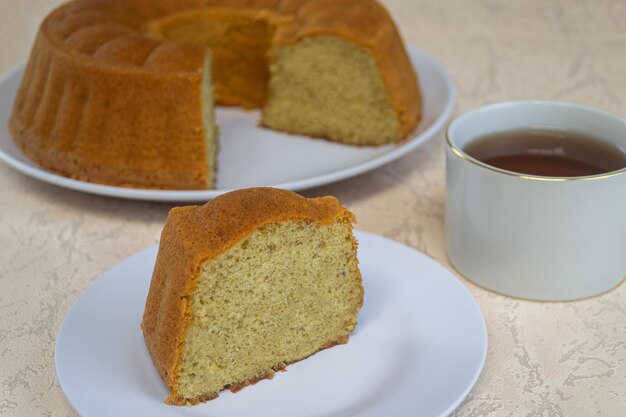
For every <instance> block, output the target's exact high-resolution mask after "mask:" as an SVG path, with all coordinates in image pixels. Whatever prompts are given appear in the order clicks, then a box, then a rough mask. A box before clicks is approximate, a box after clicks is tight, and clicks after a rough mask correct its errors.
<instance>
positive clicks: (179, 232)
mask: <svg viewBox="0 0 626 417" xmlns="http://www.w3.org/2000/svg"><path fill="white" fill-rule="evenodd" d="M338 219H345V220H346V221H348V222H351V223H353V222H354V221H355V217H354V215H353V214H352V213H351V212H350V211H348V210H347V209H346V208H345V207H343V206H342V205H341V204H340V203H339V201H337V199H336V198H334V197H321V198H314V199H306V198H304V197H302V196H300V195H298V194H296V193H292V192H290V191H286V190H279V189H274V188H249V189H245V190H238V191H233V192H230V193H227V194H224V195H222V196H220V197H217V198H216V199H215V200H213V201H210V202H208V203H207V204H205V205H204V206H188V207H177V208H174V209H172V210H171V211H170V213H169V215H168V218H167V221H166V223H165V226H164V228H163V232H162V234H161V242H160V245H159V252H158V255H157V260H156V265H155V267H154V272H153V276H152V282H151V284H150V291H149V293H148V299H147V301H146V308H145V311H144V316H143V321H142V329H143V333H144V338H145V341H146V345H147V347H148V351H149V352H150V355H151V356H152V360H153V362H154V364H155V367H156V369H157V371H158V372H159V375H160V376H161V378H162V379H163V381H164V382H165V384H166V385H167V386H168V387H169V388H170V391H171V392H172V396H170V398H169V399H168V402H172V401H176V398H178V396H177V394H176V392H175V388H176V372H177V368H176V366H177V364H178V362H179V361H178V358H179V356H180V354H181V352H182V348H183V341H184V340H183V339H184V334H185V331H186V329H187V327H188V326H189V325H190V323H191V321H192V314H193V313H192V311H191V308H190V306H189V305H188V303H187V302H188V300H189V297H190V294H191V292H192V290H193V288H194V287H195V284H196V281H195V280H196V277H197V276H198V274H199V270H200V266H201V265H202V264H203V263H204V262H206V261H207V260H210V259H213V258H215V257H216V256H218V255H220V254H221V253H223V252H225V251H226V250H228V249H229V248H231V247H232V246H233V245H235V244H236V243H237V242H239V241H240V240H242V239H244V238H245V237H246V236H248V235H249V234H250V233H252V232H253V231H254V230H255V229H257V228H258V227H261V226H263V225H268V224H274V223H279V222H285V221H290V220H306V221H311V222H313V223H315V224H328V223H332V222H334V221H337V220H338ZM353 245H356V242H353Z"/></svg>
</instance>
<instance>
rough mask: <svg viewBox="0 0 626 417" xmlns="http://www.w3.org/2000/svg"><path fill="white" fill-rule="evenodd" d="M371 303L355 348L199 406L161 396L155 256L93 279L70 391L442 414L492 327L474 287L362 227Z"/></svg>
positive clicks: (60, 360)
mask: <svg viewBox="0 0 626 417" xmlns="http://www.w3.org/2000/svg"><path fill="white" fill-rule="evenodd" d="M356 237H357V239H358V240H359V260H360V261H361V272H362V274H363V285H364V287H365V302H364V305H363V308H362V310H361V313H360V315H359V318H358V324H357V328H356V330H355V332H354V333H353V334H352V335H351V337H350V341H349V342H348V344H346V345H340V346H336V347H333V348H331V349H327V350H324V351H321V352H318V353H316V354H315V355H313V356H311V357H310V358H308V359H305V360H303V361H301V362H297V363H294V364H292V365H289V366H288V367H287V372H279V373H277V374H276V376H275V377H274V379H273V380H264V381H261V382H259V383H257V384H256V385H252V386H249V387H246V388H244V389H243V390H242V391H240V392H238V393H236V394H232V393H231V392H222V393H221V394H220V396H219V397H218V398H217V399H215V400H213V401H209V402H208V403H205V404H200V405H197V406H194V407H177V406H169V405H166V404H164V403H163V400H164V399H165V397H166V396H167V390H166V388H165V386H164V385H163V383H162V382H161V379H160V378H159V376H158V374H157V372H156V371H155V369H154V366H153V365H152V362H151V360H150V357H149V355H148V351H147V350H146V347H145V345H144V341H143V336H142V333H141V330H140V328H139V323H140V321H141V317H142V314H143V309H144V305H145V300H146V296H147V293H148V286H149V283H150V278H151V275H152V268H153V265H154V260H155V256H156V252H157V248H156V247H153V248H151V249H148V250H146V251H144V252H141V253H139V254H137V255H134V256H132V257H130V258H128V259H127V260H125V261H124V262H122V263H120V264H119V265H117V266H115V267H114V268H112V269H111V270H109V271H108V272H106V273H104V274H103V275H102V276H101V277H100V278H99V279H98V280H97V281H96V282H95V283H94V284H92V285H91V286H90V287H89V288H88V289H87V290H86V291H85V292H84V293H83V294H82V295H81V296H80V298H79V299H78V300H77V301H76V303H75V304H74V306H73V307H72V308H71V310H70V311H69V313H68V314H67V316H66V317H65V320H64V321H63V324H62V326H61V329H60V330H59V334H58V336H57V344H56V354H55V359H56V370H57V376H58V378H59V382H60V385H61V388H62V389H63V391H64V392H65V395H66V396H67V398H68V399H69V401H70V403H71V404H72V405H73V406H74V408H75V409H76V410H77V411H78V413H79V414H80V415H81V416H83V417H111V416H115V417H125V416H128V417H137V416H159V417H180V416H206V417H248V416H250V417H265V416H267V417H295V416H298V417H322V416H323V417H335V416H336V417H339V416H342V417H344V416H352V417H381V416H384V417H395V416H397V417H407V416H420V417H443V416H447V415H448V414H449V413H451V412H452V411H453V410H454V409H455V408H456V407H457V406H458V405H459V403H460V402H461V401H462V400H463V398H465V396H466V395H467V393H468V392H469V390H470V388H471V387H472V386H473V385H474V383H475V382H476V379H477V378H478V375H479V374H480V371H481V369H482V367H483V364H484V361H485V355H486V351H487V331H486V328H485V323H484V319H483V316H482V314H481V312H480V310H479V308H478V305H477V304H476V302H475V301H474V299H473V298H472V296H471V295H470V293H469V292H468V291H467V290H466V289H465V287H464V286H463V285H462V284H461V283H460V282H459V281H458V280H457V279H456V278H455V277H454V275H452V274H451V273H450V272H449V271H447V270H446V269H445V268H443V267H442V266H441V265H439V264H438V263H436V262H435V261H433V260H432V259H431V258H429V257H427V256H425V255H423V254H421V253H419V252H417V251H415V250H413V249H411V248H409V247H407V246H404V245H401V244H399V243H396V242H393V241H391V240H388V239H385V238H382V237H379V236H376V235H371V234H368V233H363V232H357V234H356Z"/></svg>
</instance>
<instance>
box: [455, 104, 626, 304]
mask: <svg viewBox="0 0 626 417" xmlns="http://www.w3.org/2000/svg"><path fill="white" fill-rule="evenodd" d="M527 128H537V129H557V130H561V131H562V130H565V131H571V132H577V133H581V134H583V135H589V136H591V137H596V138H598V139H602V140H604V141H606V142H609V143H612V144H614V145H617V146H618V147H620V148H621V149H622V150H626V119H624V118H622V117H620V116H617V115H614V114H611V113H607V112H604V111H602V110H598V109H593V108H590V107H585V106H581V105H576V104H569V103H560V102H549V101H517V102H504V103H498V104H492V105H488V106H485V107H481V108H479V109H476V110H473V111H471V112H469V113H466V114H464V115H462V116H460V117H459V118H457V119H456V120H455V121H454V122H452V123H451V124H450V126H449V127H448V131H447V148H446V171H447V193H446V239H447V247H448V258H449V260H450V262H451V263H452V265H453V266H454V267H455V268H456V269H457V270H458V271H459V272H460V273H461V274H463V275H464V276H465V277H467V278H468V279H470V280H471V281H474V282H475V283H477V284H478V285H481V286H483V287H485V288H487V289H490V290H493V291H496V292H499V293H502V294H506V295H511V296H514V297H519V298H526V299H532V300H544V301H563V300H573V299H578V298H585V297H590V296H593V295H597V294H601V293H603V292H606V291H608V290H610V289H611V288H613V287H615V286H616V285H618V284H619V283H620V282H621V281H622V280H623V279H624V277H625V276H626V168H625V169H621V170H618V171H613V172H609V173H606V174H601V175H594V176H587V177H568V178H555V177H541V176H535V175H525V174H517V173H513V172H510V171H505V170H502V169H498V168H494V167H492V166H489V165H487V164H484V163H482V162H480V161H478V160H476V159H474V158H472V157H471V156H469V155H468V154H466V153H465V152H464V151H463V148H464V147H465V146H466V145H467V144H468V143H470V142H471V141H473V140H475V139H477V138H479V137H481V136H485V135H488V134H492V133H497V132H502V131H507V130H514V129H527Z"/></svg>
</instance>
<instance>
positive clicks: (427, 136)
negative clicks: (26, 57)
mask: <svg viewBox="0 0 626 417" xmlns="http://www.w3.org/2000/svg"><path fill="white" fill-rule="evenodd" d="M407 52H408V54H409V57H410V58H412V57H413V56H418V57H419V58H420V59H423V60H425V61H427V62H428V64H429V65H431V66H432V67H433V68H434V69H435V70H436V71H437V73H438V74H439V75H440V76H442V77H443V80H444V82H445V85H446V91H445V93H446V101H445V105H444V108H443V111H442V112H440V113H439V114H438V115H437V117H436V118H435V120H434V121H433V122H432V124H431V125H430V126H429V127H428V128H427V129H425V130H424V131H423V132H420V133H419V134H417V135H416V136H414V137H413V138H412V139H408V140H406V141H404V142H401V143H400V144H399V145H396V146H395V147H394V148H393V149H392V150H390V151H389V152H387V153H384V154H382V155H379V156H376V157H373V158H372V159H370V160H367V161H364V162H360V163H358V164H356V165H352V166H349V167H345V168H341V169H338V170H335V171H333V172H329V173H325V174H321V175H315V176H312V177H309V178H304V179H300V180H295V181H287V182H283V183H278V184H268V185H265V186H267V187H275V188H283V189H286V190H290V191H301V190H306V189H310V188H313V187H318V186H322V185H326V184H330V183H333V182H337V181H341V180H345V179H348V178H351V177H354V176H357V175H360V174H363V173H365V172H368V171H371V170H373V169H376V168H379V167H381V166H383V165H385V164H388V163H390V162H392V161H394V160H396V159H398V158H400V157H402V156H404V155H406V154H408V153H410V152H412V151H414V150H415V149H417V148H418V147H419V146H421V145H422V144H423V143H425V142H427V141H429V140H431V139H432V138H433V137H435V136H436V135H437V134H438V133H440V132H442V131H443V128H444V127H445V124H446V123H447V122H448V121H449V120H450V118H451V116H452V113H453V111H454V107H455V105H456V100H457V93H456V86H455V84H454V80H453V79H452V77H451V76H450V74H449V73H448V71H447V70H446V68H445V67H444V66H443V65H442V64H440V63H439V62H438V61H436V60H435V59H434V58H432V57H431V56H430V55H428V54H427V53H425V52H423V51H422V50H420V49H417V48H415V47H413V46H410V45H409V46H408V47H407ZM24 69H25V65H24V64H22V65H19V66H17V67H15V68H13V69H12V70H10V71H8V72H7V73H5V74H4V75H3V76H2V77H0V85H2V84H4V83H6V82H7V80H8V79H9V78H11V77H13V76H15V74H16V73H18V72H19V71H23V70H24ZM9 137H10V138H11V140H13V137H12V135H11V134H10V132H9ZM29 159H30V158H29ZM0 160H2V161H4V162H5V163H6V164H7V165H9V166H10V167H12V168H13V169H15V170H17V171H19V172H21V173H22V174H25V175H27V176H30V177H32V178H35V179H37V180H40V181H42V182H45V183H48V184H52V185H55V186H59V187H63V188H67V189H70V190H74V191H80V192H84V193H89V194H95V195H101V196H107V197H117V198H124V199H130V200H141V201H160V202H206V201H208V200H211V199H213V198H215V197H217V196H219V195H221V194H225V193H227V192H230V191H233V190H234V189H233V188H229V189H218V190H153V189H142V188H127V187H117V186H111V185H104V184H97V183H91V182H87V181H81V180H76V179H72V178H69V177H65V176H62V175H59V174H56V173H53V172H50V171H47V170H45V169H44V168H41V167H34V166H31V165H28V164H26V163H24V162H22V161H20V160H18V159H15V158H13V157H12V156H11V155H9V154H8V153H6V152H5V151H4V149H2V148H0Z"/></svg>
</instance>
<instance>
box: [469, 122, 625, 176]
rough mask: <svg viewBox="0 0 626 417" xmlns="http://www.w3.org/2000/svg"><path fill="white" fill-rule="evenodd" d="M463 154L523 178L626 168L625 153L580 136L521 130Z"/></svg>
mask: <svg viewBox="0 0 626 417" xmlns="http://www.w3.org/2000/svg"><path fill="white" fill-rule="evenodd" d="M463 150H464V151H465V152H466V153H467V154H468V155H470V156H472V157H473V158H475V159H478V160H479V161H481V162H484V163H485V164H488V165H491V166H494V167H497V168H500V169H505V170H507V171H513V172H518V173H521V174H531V175H540V176H545V177H581V176H587V175H598V174H603V173H606V172H611V171H617V170H619V169H622V168H624V167H626V152H625V151H624V150H623V149H621V148H619V147H617V146H615V145H612V144H610V143H607V142H605V141H602V140H600V139H596V138H593V137H589V136H584V135H581V134H578V133H572V132H562V131H557V130H539V129H522V130H510V131H506V132H499V133H495V134H491V135H487V136H483V137H481V138H478V139H476V140H474V141H472V142H471V143H469V144H468V145H467V146H465V148H463Z"/></svg>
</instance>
